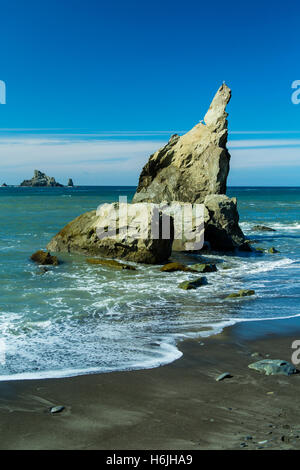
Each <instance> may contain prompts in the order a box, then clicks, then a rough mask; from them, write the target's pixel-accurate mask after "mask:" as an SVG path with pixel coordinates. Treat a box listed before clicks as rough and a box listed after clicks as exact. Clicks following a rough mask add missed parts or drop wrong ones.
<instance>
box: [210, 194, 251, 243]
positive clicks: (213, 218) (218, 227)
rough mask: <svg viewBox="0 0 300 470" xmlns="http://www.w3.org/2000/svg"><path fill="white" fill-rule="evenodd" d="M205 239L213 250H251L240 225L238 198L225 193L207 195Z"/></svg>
mask: <svg viewBox="0 0 300 470" xmlns="http://www.w3.org/2000/svg"><path fill="white" fill-rule="evenodd" d="M204 206H205V209H206V211H205V241H208V242H209V243H210V246H211V248H212V249H213V250H221V251H232V250H235V249H240V250H244V251H251V247H250V245H249V244H248V243H245V237H244V234H243V232H242V230H241V229H240V226H239V213H238V210H237V200H236V198H229V197H227V196H225V195H211V196H206V198H205V201H204Z"/></svg>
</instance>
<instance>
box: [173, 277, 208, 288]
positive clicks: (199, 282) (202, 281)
mask: <svg viewBox="0 0 300 470" xmlns="http://www.w3.org/2000/svg"><path fill="white" fill-rule="evenodd" d="M206 284H207V279H206V277H199V278H198V279H194V280H193V281H183V282H181V283H180V284H178V287H179V288H180V289H183V290H191V289H197V288H198V287H200V286H205V285H206Z"/></svg>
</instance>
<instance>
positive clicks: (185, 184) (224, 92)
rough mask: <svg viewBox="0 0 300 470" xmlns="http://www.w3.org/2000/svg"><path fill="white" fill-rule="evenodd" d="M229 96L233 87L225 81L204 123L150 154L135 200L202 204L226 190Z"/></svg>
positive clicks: (228, 158) (174, 137)
mask: <svg viewBox="0 0 300 470" xmlns="http://www.w3.org/2000/svg"><path fill="white" fill-rule="evenodd" d="M230 98H231V90H230V89H229V88H228V86H227V85H225V84H223V85H222V86H221V87H220V88H219V90H218V91H217V93H216V95H215V97H214V99H213V101H212V103H211V105H210V107H209V109H208V111H207V113H206V115H205V117H204V123H202V122H200V123H198V124H196V126H195V127H193V128H192V129H191V130H190V131H189V132H187V133H186V134H184V135H183V136H181V137H180V136H178V135H176V134H175V135H173V136H172V137H171V138H170V140H169V142H168V143H167V145H166V146H165V147H163V148H161V149H159V150H158V151H157V152H156V153H154V154H153V155H151V156H150V158H149V160H148V162H147V163H146V165H145V166H144V168H143V170H142V173H141V175H140V179H139V185H138V188H137V191H136V193H135V196H134V198H133V202H154V203H159V202H162V201H167V202H172V201H182V202H189V203H196V202H197V203H202V202H204V200H205V197H206V196H208V195H211V194H225V193H226V182H227V176H228V173H229V161H230V154H229V152H228V150H227V147H226V144H227V136H228V130H227V125H228V123H227V116H228V114H227V112H226V106H227V104H228V103H229V101H230Z"/></svg>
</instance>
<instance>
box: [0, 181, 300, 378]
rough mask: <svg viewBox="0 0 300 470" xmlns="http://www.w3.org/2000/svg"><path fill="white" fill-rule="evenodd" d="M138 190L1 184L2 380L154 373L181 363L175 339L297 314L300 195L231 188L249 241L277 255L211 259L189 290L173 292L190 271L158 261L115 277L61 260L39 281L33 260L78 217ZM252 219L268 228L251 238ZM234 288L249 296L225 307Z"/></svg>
mask: <svg viewBox="0 0 300 470" xmlns="http://www.w3.org/2000/svg"><path fill="white" fill-rule="evenodd" d="M134 192H135V188H133V187H78V188H50V189H47V188H17V187H14V188H10V187H9V188H0V214H1V226H0V380H8V379H16V378H38V377H62V376H68V375H76V374H84V373H90V372H104V371H113V370H126V369H135V368H148V367H155V366H158V365H160V364H165V363H168V362H171V361H172V360H174V359H176V358H178V357H180V354H181V353H180V352H179V351H178V349H177V347H176V343H177V341H178V340H179V339H182V338H186V337H201V336H207V335H210V334H213V333H214V332H218V331H221V330H222V328H224V327H225V326H226V325H232V324H234V323H237V322H241V321H245V320H253V321H254V320H260V319H266V318H276V319H277V318H289V317H294V316H297V315H300V217H299V213H300V211H299V209H300V188H229V190H228V195H229V196H236V197H237V198H238V205H239V212H240V218H241V227H242V229H243V230H244V232H245V234H246V235H247V237H248V238H253V239H254V238H255V239H256V240H258V242H259V243H258V245H255V246H260V247H264V248H269V247H271V246H275V247H276V248H277V249H278V250H280V253H278V254H263V255H261V254H244V255H243V256H237V255H233V254H231V255H224V256H223V255H220V254H219V255H208V256H207V258H208V259H211V260H212V261H216V262H218V267H219V269H218V271H217V272H216V273H209V274H207V278H208V284H207V285H206V286H203V287H201V288H199V289H197V290H195V291H183V290H181V289H178V287H177V285H178V283H179V282H180V281H182V280H186V279H192V278H193V277H194V276H196V277H197V275H193V274H190V273H161V272H160V270H159V266H144V265H142V266H139V269H138V270H137V271H124V272H118V271H114V270H111V269H108V268H104V267H100V266H93V265H88V264H87V263H86V262H85V259H84V257H81V256H77V255H76V256H71V255H61V256H60V258H61V259H62V261H63V263H62V264H61V265H60V266H57V267H50V268H49V271H48V272H46V273H45V274H41V273H40V269H39V267H38V266H37V265H36V264H34V263H32V262H31V261H30V260H29V258H30V255H31V254H32V253H33V252H34V251H36V250H37V249H41V248H42V249H44V248H45V246H46V244H47V243H48V241H49V240H50V239H51V237H52V236H53V235H55V234H56V233H57V232H58V231H59V230H60V229H61V228H62V227H63V226H64V225H65V224H66V223H67V222H69V221H70V220H72V219H73V218H74V217H76V216H77V215H79V214H81V213H83V212H85V211H88V210H92V209H96V208H97V206H98V205H99V204H101V203H103V202H112V201H117V200H118V198H119V196H120V195H121V196H128V200H130V198H131V197H132V196H133V194H134ZM255 224H264V225H269V226H271V227H273V228H275V229H276V232H266V233H258V232H253V231H252V227H253V225H255ZM188 262H189V263H192V262H197V255H193V256H191V257H190V258H189V260H188ZM223 263H226V264H229V263H230V265H231V269H230V270H223V269H222V264H223ZM241 288H251V289H255V291H256V295H255V296H254V297H251V298H250V297H249V298H246V299H241V300H230V301H229V300H226V301H225V300H224V297H225V296H226V295H227V294H229V293H230V292H232V291H236V290H239V289H241ZM256 324H257V325H259V322H257V323H255V325H256ZM258 327H259V326H258Z"/></svg>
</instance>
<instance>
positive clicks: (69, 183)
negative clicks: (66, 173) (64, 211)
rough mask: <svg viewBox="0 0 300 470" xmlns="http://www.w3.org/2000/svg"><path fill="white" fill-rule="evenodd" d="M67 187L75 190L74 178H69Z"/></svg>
mask: <svg viewBox="0 0 300 470" xmlns="http://www.w3.org/2000/svg"><path fill="white" fill-rule="evenodd" d="M67 186H68V187H69V188H73V186H74V183H73V180H72V178H69V180H68V184H67Z"/></svg>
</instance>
